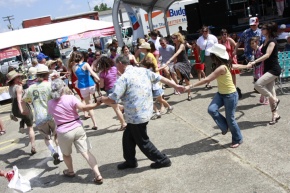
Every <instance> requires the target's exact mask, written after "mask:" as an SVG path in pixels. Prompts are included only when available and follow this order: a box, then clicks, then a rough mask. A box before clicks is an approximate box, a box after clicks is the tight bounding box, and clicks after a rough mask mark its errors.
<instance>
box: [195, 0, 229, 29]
mask: <svg viewBox="0 0 290 193" xmlns="http://www.w3.org/2000/svg"><path fill="white" fill-rule="evenodd" d="M199 8H200V16H201V18H202V24H203V25H207V26H210V25H211V26H215V27H220V26H225V23H226V22H225V21H228V18H227V0H200V1H199ZM226 26H227V25H226Z"/></svg>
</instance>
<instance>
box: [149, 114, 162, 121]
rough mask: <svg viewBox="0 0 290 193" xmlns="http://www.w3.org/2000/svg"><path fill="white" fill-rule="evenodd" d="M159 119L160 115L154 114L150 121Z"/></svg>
mask: <svg viewBox="0 0 290 193" xmlns="http://www.w3.org/2000/svg"><path fill="white" fill-rule="evenodd" d="M159 118H161V114H154V115H153V116H152V117H151V120H155V119H159Z"/></svg>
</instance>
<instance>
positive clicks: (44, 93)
mask: <svg viewBox="0 0 290 193" xmlns="http://www.w3.org/2000/svg"><path fill="white" fill-rule="evenodd" d="M49 73H50V72H49V69H48V67H47V66H45V65H42V66H40V67H38V68H37V73H36V75H37V78H38V79H37V82H36V83H35V84H33V85H31V86H30V87H29V88H28V90H27V94H26V95H25V96H24V98H23V100H24V101H26V102H29V103H32V104H33V107H34V113H35V125H36V127H37V129H38V130H39V132H40V133H41V134H42V135H43V136H44V141H45V144H46V145H47V147H48V149H49V150H50V151H51V155H52V157H53V159H54V161H53V163H54V165H57V164H59V163H60V162H61V160H62V153H61V151H60V148H59V146H58V142H57V136H56V130H55V129H56V125H55V122H54V120H53V117H52V116H51V115H50V114H48V110H47V109H48V108H47V102H48V101H49V100H50V99H51V83H50V82H48V77H49ZM53 137H54V142H55V144H56V146H57V151H56V150H55V149H54V147H53V144H52V138H53Z"/></svg>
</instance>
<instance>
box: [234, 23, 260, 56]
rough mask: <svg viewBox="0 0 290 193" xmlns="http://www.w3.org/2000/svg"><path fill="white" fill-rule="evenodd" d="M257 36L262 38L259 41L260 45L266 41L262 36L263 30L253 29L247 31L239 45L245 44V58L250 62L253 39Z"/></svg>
mask: <svg viewBox="0 0 290 193" xmlns="http://www.w3.org/2000/svg"><path fill="white" fill-rule="evenodd" d="M255 36H258V37H259V38H260V40H259V44H260V45H261V44H262V43H263V42H264V41H265V37H264V36H263V35H262V31H261V29H257V30H256V31H253V30H252V29H251V28H249V29H246V30H245V31H244V32H243V33H242V35H241V37H240V39H239V43H244V48H245V56H246V59H247V60H248V61H251V60H252V56H253V50H252V48H251V38H252V37H255Z"/></svg>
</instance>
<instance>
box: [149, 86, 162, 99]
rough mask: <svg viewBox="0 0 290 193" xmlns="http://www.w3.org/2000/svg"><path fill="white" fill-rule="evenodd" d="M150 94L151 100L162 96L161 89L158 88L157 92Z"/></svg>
mask: <svg viewBox="0 0 290 193" xmlns="http://www.w3.org/2000/svg"><path fill="white" fill-rule="evenodd" d="M152 94H153V98H156V97H159V96H162V95H163V94H164V91H163V89H162V88H159V89H157V90H153V92H152Z"/></svg>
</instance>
